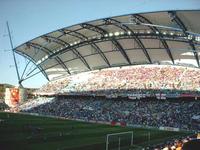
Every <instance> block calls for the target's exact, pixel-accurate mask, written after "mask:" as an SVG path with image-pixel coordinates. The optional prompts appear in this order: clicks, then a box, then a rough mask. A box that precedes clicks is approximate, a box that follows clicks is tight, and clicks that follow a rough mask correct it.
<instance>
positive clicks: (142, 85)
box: [38, 65, 200, 95]
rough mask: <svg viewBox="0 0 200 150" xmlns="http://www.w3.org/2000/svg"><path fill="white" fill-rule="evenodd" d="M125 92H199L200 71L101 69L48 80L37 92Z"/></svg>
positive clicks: (157, 67)
mask: <svg viewBox="0 0 200 150" xmlns="http://www.w3.org/2000/svg"><path fill="white" fill-rule="evenodd" d="M128 90H129V91H131V92H132V91H135V90H143V91H148V90H163V91H165V90H176V91H199V90H200V70H199V69H197V68H190V67H181V66H169V65H139V66H131V67H130V66H129V67H122V68H119V67H118V68H110V69H102V70H99V71H93V72H86V73H81V74H77V75H71V76H69V77H66V78H64V79H60V80H58V81H52V82H50V83H48V84H47V85H45V86H43V87H42V88H41V89H40V90H39V91H38V92H46V93H52V92H54V93H62V94H63V93H65V94H66V93H74V94H78V93H81V94H88V93H89V94H94V95H98V94H105V95H109V94H117V93H120V91H122V92H123V93H127V91H128ZM124 91H125V92H124Z"/></svg>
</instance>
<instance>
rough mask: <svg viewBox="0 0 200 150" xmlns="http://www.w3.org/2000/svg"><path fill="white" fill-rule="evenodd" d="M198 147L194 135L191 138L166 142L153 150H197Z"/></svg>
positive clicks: (198, 142)
mask: <svg viewBox="0 0 200 150" xmlns="http://www.w3.org/2000/svg"><path fill="white" fill-rule="evenodd" d="M199 146H200V140H198V139H197V135H196V134H194V135H192V136H187V137H184V138H180V139H175V140H170V141H167V142H166V143H163V144H161V145H159V146H155V148H154V150H198V149H199Z"/></svg>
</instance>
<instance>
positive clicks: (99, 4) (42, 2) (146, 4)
mask: <svg viewBox="0 0 200 150" xmlns="http://www.w3.org/2000/svg"><path fill="white" fill-rule="evenodd" d="M180 2H181V3H180ZM172 4H173V5H172ZM193 8H195V9H200V0H54V1H53V0H0V69H1V71H0V83H9V84H13V85H17V75H16V71H15V68H14V66H13V65H14V62H13V57H12V53H11V51H7V50H9V49H10V44H9V39H8V36H6V34H7V29H6V21H8V22H9V24H10V28H11V30H12V36H13V43H14V47H16V46H18V45H20V44H22V43H24V42H26V41H28V40H31V39H33V38H35V37H37V36H40V35H42V34H45V33H48V32H51V31H53V30H56V29H59V28H63V27H67V26H70V25H73V24H77V23H81V22H86V21H90V20H95V19H99V18H104V17H109V16H117V15H123V14H130V13H135V12H149V11H154V10H169V9H193ZM17 59H18V64H19V66H20V69H22V68H23V67H22V66H24V65H25V60H24V58H22V57H19V56H17ZM46 82H47V80H46V79H45V78H44V77H43V76H42V75H40V74H39V75H37V76H35V77H34V78H31V79H29V80H27V81H25V82H24V85H25V86H26V87H40V86H41V85H42V84H45V83H46Z"/></svg>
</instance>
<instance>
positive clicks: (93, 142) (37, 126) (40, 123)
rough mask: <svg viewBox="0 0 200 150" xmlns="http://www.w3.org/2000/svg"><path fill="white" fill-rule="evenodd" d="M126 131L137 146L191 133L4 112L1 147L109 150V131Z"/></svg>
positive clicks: (4, 149) (0, 124)
mask: <svg viewBox="0 0 200 150" xmlns="http://www.w3.org/2000/svg"><path fill="white" fill-rule="evenodd" d="M124 131H133V132H134V140H133V144H134V147H137V148H138V147H144V146H147V145H149V144H151V145H152V144H157V143H161V142H162V141H166V140H167V139H171V138H176V137H179V136H185V135H188V134H190V133H186V132H169V131H159V130H156V129H155V130H154V129H143V128H128V127H113V126H110V125H100V124H92V123H85V122H77V121H71V120H62V119H54V118H48V117H37V116H30V115H22V114H11V113H9V114H8V113H0V150H16V149H19V150H64V149H65V150H105V139H106V135H107V134H109V133H116V132H124ZM149 133H150V137H149ZM149 138H150V139H149ZM134 147H133V148H132V149H134ZM124 149H125V148H124Z"/></svg>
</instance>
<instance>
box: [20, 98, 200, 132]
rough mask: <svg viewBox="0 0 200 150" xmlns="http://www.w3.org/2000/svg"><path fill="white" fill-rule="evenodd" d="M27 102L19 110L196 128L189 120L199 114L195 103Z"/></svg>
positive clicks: (70, 99) (199, 110) (90, 100)
mask: <svg viewBox="0 0 200 150" xmlns="http://www.w3.org/2000/svg"><path fill="white" fill-rule="evenodd" d="M30 103H31V105H28V104H26V105H23V107H21V108H20V110H21V111H22V112H30V113H39V114H43V115H51V116H59V117H65V118H69V119H81V120H85V121H103V122H123V123H125V124H130V125H142V126H152V127H160V126H164V127H173V128H181V129H200V127H199V126H198V125H194V124H193V121H192V117H193V116H194V115H200V101H198V100H196V101H195V100H193V101H173V100H172V101H170V100H119V99H118V100H111V99H109V100H108V99H106V98H98V97H88V98H83V97H79V98H55V99H49V102H47V103H44V104H42V105H36V104H34V105H33V103H32V102H30ZM26 106H28V107H26ZM29 106H32V107H29ZM27 108H28V109H27Z"/></svg>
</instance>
